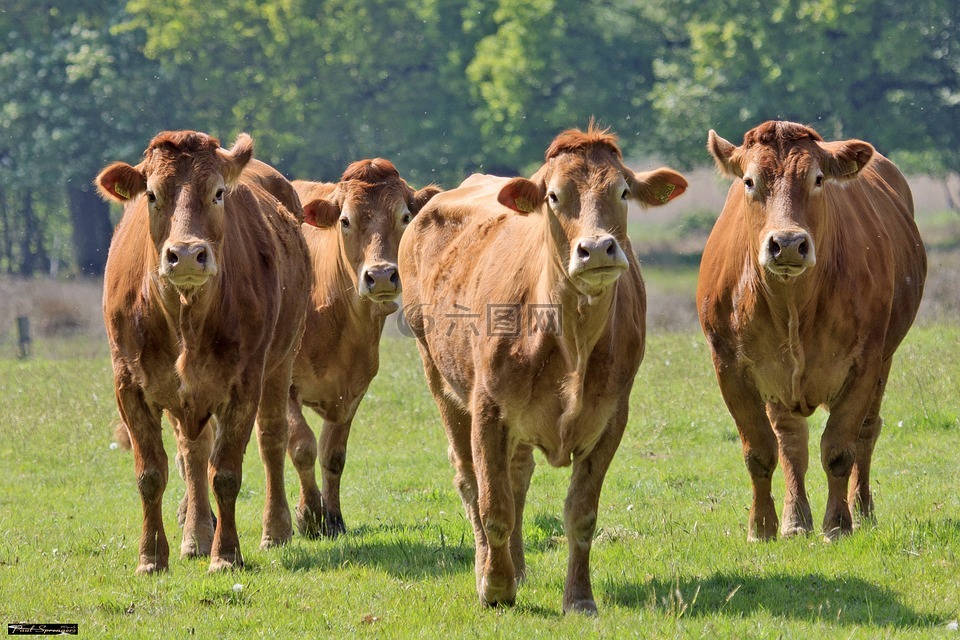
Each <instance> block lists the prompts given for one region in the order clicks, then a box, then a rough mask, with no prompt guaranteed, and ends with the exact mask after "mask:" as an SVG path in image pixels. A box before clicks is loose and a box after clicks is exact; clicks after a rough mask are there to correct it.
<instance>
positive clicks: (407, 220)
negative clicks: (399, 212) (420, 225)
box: [400, 211, 413, 224]
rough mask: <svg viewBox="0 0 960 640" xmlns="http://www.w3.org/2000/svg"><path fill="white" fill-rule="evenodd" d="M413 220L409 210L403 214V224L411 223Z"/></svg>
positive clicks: (401, 219) (401, 220)
mask: <svg viewBox="0 0 960 640" xmlns="http://www.w3.org/2000/svg"><path fill="white" fill-rule="evenodd" d="M411 220H413V216H411V215H410V212H409V211H408V212H407V213H405V214H403V216H401V218H400V222H402V223H403V224H410V221H411Z"/></svg>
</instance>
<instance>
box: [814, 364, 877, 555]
mask: <svg viewBox="0 0 960 640" xmlns="http://www.w3.org/2000/svg"><path fill="white" fill-rule="evenodd" d="M864 371H866V372H871V371H872V372H873V373H860V374H853V377H852V378H851V380H850V381H849V383H848V389H847V391H846V393H845V394H844V396H843V397H842V398H841V399H840V401H839V402H837V403H836V404H835V405H834V406H833V407H831V410H830V418H829V419H828V420H827V426H826V428H825V429H824V430H823V436H822V437H821V438H820V461H821V463H822V464H823V470H824V471H826V473H827V508H826V512H825V513H824V516H823V535H824V536H825V537H826V538H827V539H828V540H835V539H837V538H838V537H840V536H841V535H844V534H847V533H850V532H852V531H853V514H852V513H851V511H850V504H849V502H847V498H848V495H847V488H848V486H849V484H850V474H851V472H852V471H853V466H854V463H855V462H857V458H858V455H859V454H860V447H861V445H862V446H863V452H864V455H865V456H866V459H868V458H869V455H868V454H867V449H869V452H870V453H872V451H873V444H874V443H875V442H876V438H877V436H878V435H879V433H880V425H879V421H878V420H870V421H869V423H868V421H867V416H868V413H869V414H871V415H872V414H873V413H874V412H873V410H872V409H873V408H878V407H879V399H878V396H879V394H878V391H879V390H880V389H881V388H882V386H883V381H882V380H881V379H880V378H881V376H880V375H879V373H880V371H881V367H880V366H879V364H877V365H874V366H872V367H871V366H869V363H867V366H865V367H864ZM884 371H886V370H885V369H884ZM878 381H879V382H878ZM868 410H870V411H868ZM865 429H866V430H867V431H866V432H865V431H864V430H865ZM861 436H865V440H864V441H861ZM865 461H866V460H865ZM864 471H866V472H868V473H869V464H868V467H867V469H862V470H860V472H859V473H860V475H861V476H862V475H863V472H864ZM864 480H866V478H864ZM858 482H862V481H858ZM854 492H856V488H854Z"/></svg>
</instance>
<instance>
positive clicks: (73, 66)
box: [0, 0, 165, 275]
mask: <svg viewBox="0 0 960 640" xmlns="http://www.w3.org/2000/svg"><path fill="white" fill-rule="evenodd" d="M122 5H123V3H122V2H120V1H119V0H114V1H113V2H106V3H101V2H90V1H88V0H84V1H79V2H76V3H72V4H71V5H69V7H68V8H61V7H59V6H57V5H56V4H54V3H35V2H31V1H29V0H27V1H22V0H19V1H17V2H13V3H12V4H11V6H9V7H8V9H7V13H6V14H3V21H5V22H6V24H0V26H2V27H7V28H8V29H7V30H6V33H7V34H8V35H7V39H8V41H7V48H6V52H5V53H4V54H2V55H0V83H2V86H4V89H5V92H4V100H3V103H2V106H0V131H3V132H4V137H3V139H2V140H0V179H2V181H3V184H5V185H9V186H8V187H7V188H6V189H4V192H3V194H2V195H3V197H4V198H5V199H6V202H5V204H6V205H7V212H8V215H7V217H6V220H7V222H8V224H7V225H6V229H7V230H10V231H12V232H15V233H17V234H19V235H21V236H22V237H23V239H24V242H23V243H22V244H23V246H22V248H21V250H20V251H19V252H18V253H17V254H16V255H13V254H10V253H8V254H7V256H6V258H7V260H8V269H9V270H11V271H15V272H19V273H24V274H29V273H34V272H37V271H40V270H43V269H44V268H45V265H44V264H42V263H44V262H46V261H47V256H46V253H47V249H46V243H47V242H48V241H49V238H47V237H45V234H46V235H49V234H51V233H53V232H54V230H55V229H58V228H62V225H57V224H55V221H56V220H62V215H61V214H62V212H64V211H68V212H69V219H70V221H71V223H72V225H71V227H72V239H73V243H72V244H73V248H74V252H75V261H76V266H77V267H78V269H79V271H80V272H81V273H83V274H87V275H99V274H100V273H102V271H103V266H104V264H105V261H106V253H107V247H108V245H109V241H110V235H111V232H112V227H111V223H110V216H109V209H108V207H107V205H106V204H105V203H104V202H103V201H101V200H100V198H99V197H97V195H96V193H95V192H94V190H93V188H92V186H91V184H90V183H91V181H92V179H93V177H94V175H95V174H96V172H97V171H98V170H99V169H100V168H101V167H102V166H103V165H104V163H105V162H106V161H107V160H110V159H114V158H116V157H118V156H119V157H129V156H130V155H132V154H133V153H134V149H138V150H139V149H142V148H143V146H144V145H145V140H144V137H145V136H144V129H145V128H146V129H147V130H148V131H149V130H151V129H153V128H154V125H153V123H154V122H155V121H156V118H155V113H156V109H154V108H151V104H152V103H155V102H156V101H157V99H158V97H159V96H161V95H164V94H165V91H164V88H163V86H162V85H163V84H164V82H163V80H162V79H160V78H159V76H158V74H157V73H156V72H155V70H154V69H153V68H151V66H150V65H149V63H147V61H146V60H145V59H144V58H143V57H142V56H141V55H139V53H138V43H137V42H136V37H135V34H115V33H114V32H113V31H112V27H113V26H114V25H113V23H112V22H111V21H112V20H113V17H114V16H116V15H118V14H120V13H122ZM134 140H136V142H134ZM54 185H55V187H56V188H51V186H54ZM28 194H29V195H28ZM11 212H12V213H11ZM41 213H42V214H44V215H46V217H47V218H48V219H49V223H42V224H39V226H38V216H39V215H40V214H41ZM18 224H20V225H21V226H20V227H19V229H18V230H15V229H14V227H15V225H18ZM34 233H36V234H37V237H36V238H32V237H31V236H32V234H34ZM13 262H18V263H19V264H18V265H17V266H14V265H13ZM11 267H12V268H11Z"/></svg>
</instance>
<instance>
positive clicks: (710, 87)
mask: <svg viewBox="0 0 960 640" xmlns="http://www.w3.org/2000/svg"><path fill="white" fill-rule="evenodd" d="M675 4H676V5H677V7H678V8H679V9H680V13H681V15H682V16H683V17H682V20H683V22H684V24H685V26H686V32H687V36H688V38H689V40H688V41H687V43H686V46H684V47H681V48H678V49H675V50H674V51H673V55H670V56H668V57H667V58H666V59H665V60H664V61H663V62H660V63H658V65H657V67H656V72H657V78H658V81H659V82H658V84H657V88H656V91H655V99H654V102H655V105H656V108H657V111H658V115H659V117H660V119H661V122H662V124H664V125H665V126H666V127H667V128H668V129H670V130H671V131H672V132H673V134H674V136H675V137H674V139H672V140H671V142H670V144H669V145H668V146H667V147H666V148H664V151H665V152H667V153H671V152H672V153H671V155H672V156H673V157H676V158H679V159H681V160H682V161H685V162H686V163H695V164H699V163H701V162H702V160H703V158H704V157H705V154H704V152H703V151H702V148H703V145H704V141H705V140H706V135H705V134H706V131H707V130H708V129H710V128H715V129H718V130H719V132H720V133H721V135H725V136H727V137H730V139H732V140H733V139H736V138H735V136H736V135H738V134H740V133H742V132H745V131H746V130H747V129H749V128H752V127H753V126H755V125H756V124H758V123H760V122H762V121H764V120H768V119H787V120H795V121H799V122H804V123H809V124H812V125H813V126H815V127H816V128H818V129H819V130H820V132H821V133H822V134H823V135H824V136H825V137H826V138H828V139H834V138H842V137H859V138H864V139H867V140H869V141H871V142H873V143H874V144H876V145H877V146H878V147H880V149H881V150H883V151H884V152H890V151H891V150H895V149H900V150H913V151H919V150H924V149H931V148H932V149H936V150H938V151H939V152H940V153H941V154H942V157H943V160H944V164H945V166H948V167H950V168H951V170H952V171H960V155H958V154H957V153H956V148H957V144H956V142H958V141H960V111H958V108H960V99H958V97H960V57H958V56H960V50H958V47H957V42H958V41H960V8H958V5H957V3H955V2H949V1H947V0H922V1H921V2H913V3H902V2H896V1H894V0H859V1H858V2H840V1H839V0H776V1H774V2H760V1H759V0H724V1H722V2H713V3H709V4H702V3H687V2H677V3H675ZM947 141H952V142H951V143H947Z"/></svg>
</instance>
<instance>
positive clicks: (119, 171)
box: [96, 131, 253, 291]
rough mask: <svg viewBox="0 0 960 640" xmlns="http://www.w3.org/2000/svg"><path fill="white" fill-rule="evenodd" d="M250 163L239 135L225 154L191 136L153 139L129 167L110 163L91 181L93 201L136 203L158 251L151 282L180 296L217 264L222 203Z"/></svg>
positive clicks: (209, 140)
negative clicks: (96, 194) (155, 278)
mask: <svg viewBox="0 0 960 640" xmlns="http://www.w3.org/2000/svg"><path fill="white" fill-rule="evenodd" d="M251 157H253V140H252V139H251V138H250V136H248V135H247V134H245V133H242V134H240V135H239V136H238V137H237V140H236V142H235V143H234V145H233V148H232V149H230V150H229V151H227V150H224V149H221V148H220V143H219V141H218V140H217V139H216V138H213V137H211V136H208V135H207V134H205V133H197V132H194V131H167V132H163V133H161V134H159V135H157V136H156V137H155V138H154V139H153V140H152V141H151V142H150V146H149V147H147V150H146V151H145V152H144V159H143V162H141V163H140V164H139V165H137V166H136V167H132V166H130V165H128V164H126V163H123V162H117V163H114V164H112V165H110V166H108V167H107V168H106V169H104V170H103V171H102V172H100V175H98V176H97V179H96V185H97V187H98V189H99V191H100V193H101V194H102V195H103V196H105V197H106V198H109V199H111V200H115V201H117V202H120V203H124V204H126V203H133V202H136V201H138V199H140V198H141V197H142V198H143V199H144V200H145V202H146V209H147V215H149V218H150V237H151V239H152V240H153V243H154V245H155V247H156V250H157V256H158V272H157V273H158V275H159V276H160V278H161V279H162V280H164V281H166V282H168V283H169V284H172V285H173V286H174V287H176V288H177V289H178V290H180V291H190V290H195V289H196V288H198V287H201V286H202V285H204V284H205V283H206V282H207V281H208V280H209V279H210V278H212V277H213V276H216V275H217V273H218V271H219V269H220V265H221V264H222V244H223V236H224V232H225V225H227V224H229V220H227V219H226V217H225V215H224V199H225V197H226V195H227V192H228V190H229V189H230V188H231V187H232V186H233V185H234V184H235V183H236V182H237V180H238V179H239V177H240V173H241V172H242V171H243V168H244V166H246V164H247V162H249V161H250V158H251Z"/></svg>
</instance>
